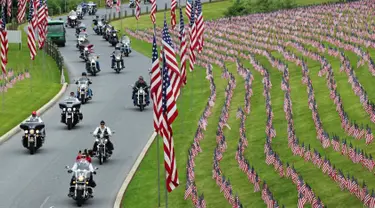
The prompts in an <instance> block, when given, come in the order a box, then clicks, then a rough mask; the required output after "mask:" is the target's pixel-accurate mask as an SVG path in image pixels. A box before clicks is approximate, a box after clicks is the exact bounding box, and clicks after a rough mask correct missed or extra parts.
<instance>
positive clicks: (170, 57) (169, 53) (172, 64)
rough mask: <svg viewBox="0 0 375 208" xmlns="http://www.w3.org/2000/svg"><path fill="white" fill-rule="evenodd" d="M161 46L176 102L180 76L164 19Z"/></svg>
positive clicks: (178, 93)
mask: <svg viewBox="0 0 375 208" xmlns="http://www.w3.org/2000/svg"><path fill="white" fill-rule="evenodd" d="M162 44H163V53H164V55H165V59H166V63H167V67H168V69H169V74H170V79H171V85H172V91H173V97H174V100H175V101H176V100H177V98H178V96H179V95H180V88H181V81H180V80H181V75H180V71H179V68H178V64H177V60H176V53H175V50H174V47H173V44H172V40H171V36H170V35H169V31H168V26H167V21H166V19H165V17H164V28H163V39H162ZM173 120H174V119H173Z"/></svg>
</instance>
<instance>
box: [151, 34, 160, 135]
mask: <svg viewBox="0 0 375 208" xmlns="http://www.w3.org/2000/svg"><path fill="white" fill-rule="evenodd" d="M159 65H160V64H159V56H158V50H157V46H156V37H155V33H154V39H153V42H152V66H151V90H150V93H151V99H152V102H153V111H154V112H153V113H154V115H153V116H154V130H155V132H156V133H157V134H159V135H161V134H160V116H161V110H162V109H161V104H162V103H161V102H162V100H161V99H162V96H161V93H162V92H161V84H162V81H161V70H160V66H159Z"/></svg>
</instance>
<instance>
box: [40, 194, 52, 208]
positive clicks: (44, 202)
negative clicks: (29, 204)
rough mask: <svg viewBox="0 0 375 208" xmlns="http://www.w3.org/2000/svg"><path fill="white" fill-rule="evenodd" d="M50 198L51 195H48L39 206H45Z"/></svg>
mask: <svg viewBox="0 0 375 208" xmlns="http://www.w3.org/2000/svg"><path fill="white" fill-rule="evenodd" d="M49 198H50V196H47V197H46V199H44V201H43V203H42V204H41V205H40V207H39V208H43V207H44V205H45V204H46V203H47V201H48V199H49Z"/></svg>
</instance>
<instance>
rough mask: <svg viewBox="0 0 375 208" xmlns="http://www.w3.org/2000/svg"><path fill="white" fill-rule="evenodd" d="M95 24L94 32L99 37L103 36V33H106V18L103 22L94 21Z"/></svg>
mask: <svg viewBox="0 0 375 208" xmlns="http://www.w3.org/2000/svg"><path fill="white" fill-rule="evenodd" d="M92 21H93V23H94V28H93V29H94V32H95V33H96V34H97V35H103V31H104V29H103V28H104V18H102V19H101V20H99V19H98V18H97V19H93V20H92Z"/></svg>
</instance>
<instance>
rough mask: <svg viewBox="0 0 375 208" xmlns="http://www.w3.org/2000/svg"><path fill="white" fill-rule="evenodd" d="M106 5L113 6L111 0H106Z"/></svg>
mask: <svg viewBox="0 0 375 208" xmlns="http://www.w3.org/2000/svg"><path fill="white" fill-rule="evenodd" d="M105 2H106V4H107V7H109V8H112V7H113V0H106V1H105Z"/></svg>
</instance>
